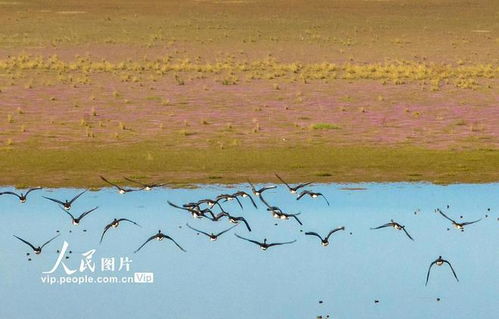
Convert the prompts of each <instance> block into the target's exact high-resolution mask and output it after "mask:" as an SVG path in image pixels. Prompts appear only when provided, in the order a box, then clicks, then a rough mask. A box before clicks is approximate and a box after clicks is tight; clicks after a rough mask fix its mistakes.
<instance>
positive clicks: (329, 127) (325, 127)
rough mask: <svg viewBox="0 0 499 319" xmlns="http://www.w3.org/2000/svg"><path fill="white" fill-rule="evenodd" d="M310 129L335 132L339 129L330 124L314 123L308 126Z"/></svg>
mask: <svg viewBox="0 0 499 319" xmlns="http://www.w3.org/2000/svg"><path fill="white" fill-rule="evenodd" d="M310 128H311V129H313V130H337V129H340V127H339V126H338V125H336V124H330V123H315V124H312V125H311V126H310Z"/></svg>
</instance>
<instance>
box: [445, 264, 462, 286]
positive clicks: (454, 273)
mask: <svg viewBox="0 0 499 319" xmlns="http://www.w3.org/2000/svg"><path fill="white" fill-rule="evenodd" d="M444 263H446V264H447V265H449V267H450V270H452V274H453V275H454V277H455V278H456V280H457V281H459V279H458V278H457V275H456V272H455V271H454V268H452V265H451V264H450V262H448V261H447V260H444Z"/></svg>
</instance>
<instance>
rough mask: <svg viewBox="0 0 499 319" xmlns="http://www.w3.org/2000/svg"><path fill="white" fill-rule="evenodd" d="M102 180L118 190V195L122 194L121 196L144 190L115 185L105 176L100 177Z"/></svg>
mask: <svg viewBox="0 0 499 319" xmlns="http://www.w3.org/2000/svg"><path fill="white" fill-rule="evenodd" d="M100 179H102V180H103V181H104V182H106V183H108V184H109V185H111V186H113V187H115V188H116V189H117V190H118V193H120V194H121V195H123V194H126V193H130V192H136V191H140V190H142V189H143V188H140V189H132V188H124V187H121V186H119V185H117V184H115V183H111V182H110V181H108V180H107V179H106V178H105V177H104V176H100Z"/></svg>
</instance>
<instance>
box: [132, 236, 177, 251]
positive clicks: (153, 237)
mask: <svg viewBox="0 0 499 319" xmlns="http://www.w3.org/2000/svg"><path fill="white" fill-rule="evenodd" d="M165 238H166V239H168V240H171V241H172V242H173V243H174V244H175V245H176V246H177V247H178V248H179V249H180V250H181V251H183V252H186V250H185V249H184V248H182V247H181V246H180V245H179V244H178V243H177V242H176V241H175V240H174V239H173V238H171V237H170V236H168V235H165V234H163V233H162V232H161V230H159V231H158V233H157V234H155V235H152V236H151V237H149V239H147V240H146V241H145V243H143V244H142V245H141V246H140V247H139V248H137V250H136V251H134V253H136V252H138V251H139V250H141V249H142V247H144V246H145V245H146V244H147V243H148V242H150V241H151V240H154V239H156V240H158V241H162V240H163V239H165Z"/></svg>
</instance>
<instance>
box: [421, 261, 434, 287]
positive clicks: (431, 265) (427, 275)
mask: <svg viewBox="0 0 499 319" xmlns="http://www.w3.org/2000/svg"><path fill="white" fill-rule="evenodd" d="M436 263H437V261H436V260H435V261H434V262H432V263H431V264H430V267H428V273H427V274H426V283H425V284H424V285H425V286H426V285H428V279H430V271H431V267H433V265H435V264H436Z"/></svg>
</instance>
